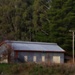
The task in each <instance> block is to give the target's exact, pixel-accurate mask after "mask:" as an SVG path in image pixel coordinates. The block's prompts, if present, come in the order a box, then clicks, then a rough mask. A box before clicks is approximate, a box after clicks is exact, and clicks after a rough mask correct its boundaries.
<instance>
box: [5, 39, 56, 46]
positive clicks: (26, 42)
mask: <svg viewBox="0 0 75 75" xmlns="http://www.w3.org/2000/svg"><path fill="white" fill-rule="evenodd" d="M5 42H7V43H24V44H43V45H57V43H47V42H32V41H12V40H6V41H5Z"/></svg>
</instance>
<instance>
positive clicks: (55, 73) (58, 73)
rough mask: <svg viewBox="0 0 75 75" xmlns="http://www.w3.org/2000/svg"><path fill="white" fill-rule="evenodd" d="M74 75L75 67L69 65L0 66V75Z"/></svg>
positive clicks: (28, 64) (21, 64) (26, 64)
mask: <svg viewBox="0 0 75 75" xmlns="http://www.w3.org/2000/svg"><path fill="white" fill-rule="evenodd" d="M1 74H2V75H75V65H71V64H61V65H55V64H35V63H16V64H0V75H1Z"/></svg>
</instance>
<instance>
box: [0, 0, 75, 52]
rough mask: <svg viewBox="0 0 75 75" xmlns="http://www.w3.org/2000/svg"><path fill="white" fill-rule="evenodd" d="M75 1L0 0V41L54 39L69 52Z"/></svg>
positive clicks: (73, 24) (74, 26)
mask: <svg viewBox="0 0 75 75" xmlns="http://www.w3.org/2000/svg"><path fill="white" fill-rule="evenodd" d="M74 12H75V1H74V0H0V40H4V39H8V40H25V41H41V42H42V41H43V42H56V43H58V44H59V45H60V46H62V47H63V48H64V49H65V50H68V51H71V50H72V47H71V43H72V38H71V33H69V30H70V29H73V30H75V21H74V19H75V13H74Z"/></svg>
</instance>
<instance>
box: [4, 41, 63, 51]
mask: <svg viewBox="0 0 75 75" xmlns="http://www.w3.org/2000/svg"><path fill="white" fill-rule="evenodd" d="M5 42H6V43H9V44H11V46H12V48H13V49H14V50H29V51H54V52H55V51H56V52H64V50H63V49H62V48H61V47H59V46H58V45H57V44H56V43H44V42H28V41H8V40H6V41H5Z"/></svg>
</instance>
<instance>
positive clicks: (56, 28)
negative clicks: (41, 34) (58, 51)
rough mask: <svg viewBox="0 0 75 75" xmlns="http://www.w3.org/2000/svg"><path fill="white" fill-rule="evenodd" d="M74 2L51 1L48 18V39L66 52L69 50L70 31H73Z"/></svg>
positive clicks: (65, 0)
mask: <svg viewBox="0 0 75 75" xmlns="http://www.w3.org/2000/svg"><path fill="white" fill-rule="evenodd" d="M74 6H75V1H73V0H52V1H51V3H50V9H49V11H48V16H49V20H50V39H51V42H57V43H58V44H59V45H61V46H62V47H63V48H64V49H66V50H71V41H72V40H71V38H70V37H71V36H70V33H69V30H70V29H73V28H74V29H75V25H74V24H75V22H74V19H75V13H74V12H75V10H74Z"/></svg>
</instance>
